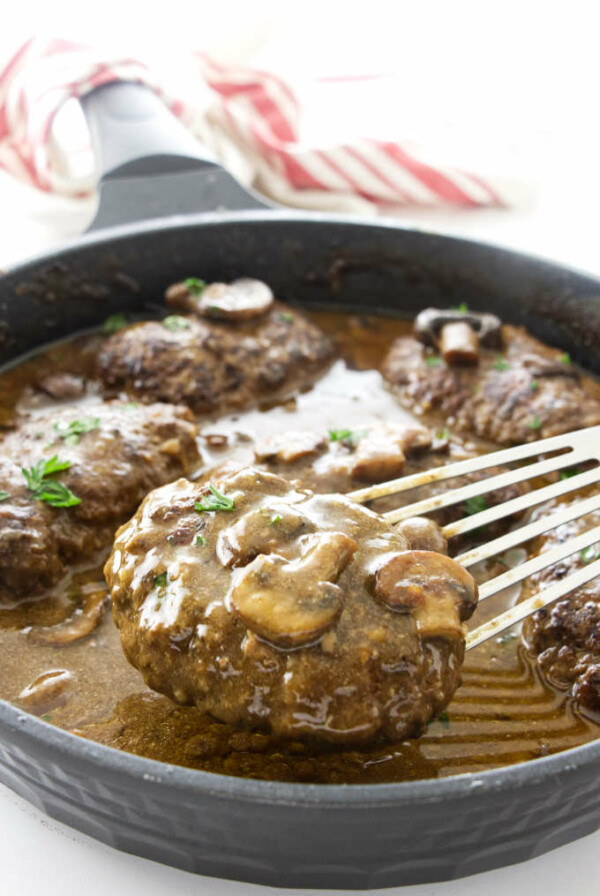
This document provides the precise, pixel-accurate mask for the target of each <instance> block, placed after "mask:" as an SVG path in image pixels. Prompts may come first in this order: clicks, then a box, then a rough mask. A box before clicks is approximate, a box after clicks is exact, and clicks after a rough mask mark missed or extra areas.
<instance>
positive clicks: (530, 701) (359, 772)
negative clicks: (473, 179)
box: [0, 312, 600, 784]
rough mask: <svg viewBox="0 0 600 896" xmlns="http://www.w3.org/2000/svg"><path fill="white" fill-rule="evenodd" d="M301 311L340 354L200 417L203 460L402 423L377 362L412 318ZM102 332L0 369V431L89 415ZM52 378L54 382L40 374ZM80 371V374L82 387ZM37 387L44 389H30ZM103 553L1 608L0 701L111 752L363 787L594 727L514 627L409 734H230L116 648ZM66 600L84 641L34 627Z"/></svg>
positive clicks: (537, 746)
mask: <svg viewBox="0 0 600 896" xmlns="http://www.w3.org/2000/svg"><path fill="white" fill-rule="evenodd" d="M310 317H311V318H312V319H313V320H314V321H315V322H316V323H318V325H319V326H320V327H321V328H322V329H324V330H325V331H326V332H328V333H330V334H332V335H335V338H336V340H337V343H338V345H339V346H340V347H341V351H342V355H343V359H344V360H341V361H338V362H336V363H335V364H334V365H333V367H332V368H331V369H330V370H329V372H328V373H327V374H326V375H325V376H324V377H323V378H322V379H321V380H320V381H319V382H318V383H317V384H316V386H315V387H314V388H312V389H311V390H309V391H306V392H303V393H301V394H297V395H295V396H293V397H292V398H290V399H289V400H288V401H286V402H284V403H283V404H281V403H280V404H277V405H275V406H273V407H263V408H261V409H258V410H251V411H248V412H244V413H239V414H230V415H228V416H226V417H221V418H214V417H213V418H209V417H202V418H199V420H200V423H201V428H202V431H203V434H204V438H202V440H201V444H200V448H201V451H202V454H203V457H204V460H205V465H206V466H207V467H208V466H211V465H214V464H222V463H225V462H227V461H235V462H241V463H248V462H251V461H252V460H253V448H254V444H255V442H257V441H259V440H262V439H264V438H265V437H266V436H269V435H272V434H275V433H277V432H281V431H285V430H292V429H293V430H303V429H307V430H311V431H317V432H323V433H327V432H328V431H343V430H359V429H360V428H361V426H364V425H365V424H366V423H368V422H373V421H374V420H377V421H385V422H388V423H389V422H395V421H398V422H400V421H406V420H407V418H408V419H411V417H410V414H408V412H407V411H405V410H403V409H402V408H401V407H400V405H399V404H398V402H397V400H396V399H395V398H394V397H393V396H392V395H391V393H390V392H389V391H388V389H387V388H386V387H385V384H384V382H383V379H382V378H381V376H380V374H379V373H378V372H377V367H378V365H379V364H380V363H381V360H382V358H383V357H384V356H385V354H386V352H387V350H388V348H389V346H390V345H391V343H392V341H393V340H394V339H395V338H396V337H397V336H400V335H403V334H406V333H408V332H410V329H411V326H412V325H411V324H409V323H407V322H403V321H399V320H390V319H382V318H357V317H354V316H350V315H345V314H337V313H329V312H327V313H322V312H320V313H314V314H312V315H310ZM101 341H102V340H101V338H100V337H98V336H85V337H78V338H76V339H74V340H73V341H72V342H71V343H70V344H68V345H66V344H62V345H57V346H54V347H52V348H50V349H48V350H46V351H45V352H42V353H40V354H39V355H37V356H35V357H33V358H30V359H28V360H25V361H24V362H22V363H21V364H19V365H17V366H13V367H12V368H11V369H10V370H7V371H6V372H5V373H4V374H2V375H1V376H0V426H3V425H5V426H9V425H10V424H11V420H12V415H13V412H15V411H16V412H18V411H19V410H27V411H28V412H30V413H35V411H36V410H39V409H45V408H47V407H52V406H56V404H57V403H60V402H66V403H67V404H69V406H75V407H78V408H81V416H82V417H86V418H87V417H90V415H92V416H93V406H94V404H95V403H97V402H98V401H99V400H100V399H99V397H98V388H97V386H96V385H95V384H94V382H93V380H90V379H89V377H90V373H91V370H92V369H93V363H94V358H95V355H96V352H97V350H98V347H99V345H100V344H101ZM61 372H62V373H64V374H65V376H67V375H68V376H70V377H72V380H71V381H69V382H67V385H66V391H67V392H68V391H69V390H70V391H71V393H72V394H71V395H70V396H69V397H67V398H64V399H60V398H57V397H55V396H54V397H53V395H52V391H53V388H54V387H56V388H57V389H58V391H62V392H64V391H65V388H64V387H65V383H64V382H63V383H62V384H61V383H59V382H58V381H57V380H56V376H57V374H58V373H61ZM50 374H52V376H53V377H54V379H53V380H52V381H51V382H50V383H48V382H47V380H48V377H50ZM78 377H83V378H86V382H87V385H86V388H85V389H84V390H83V391H82V392H81V394H78V385H77V378H78ZM44 382H46V391H45V392H44V391H40V389H39V388H38V387H39V384H40V383H44ZM57 383H58V385H57ZM34 387H36V388H34ZM54 391H56V389H54ZM421 422H426V423H427V425H429V426H431V427H432V428H433V429H435V427H436V425H437V424H438V423H439V425H440V427H442V428H443V429H444V431H445V429H446V423H445V421H442V420H439V421H436V420H435V418H434V417H431V418H430V419H428V420H427V421H423V420H422V419H421ZM463 444H464V443H463ZM465 447H468V448H470V449H472V448H473V447H475V448H476V449H477V450H481V451H484V450H490V448H492V447H495V446H491V445H489V444H485V443H484V442H479V443H474V442H473V440H470V441H469V444H468V446H465ZM103 560H104V556H101V557H98V558H97V559H96V561H95V562H93V563H88V564H87V565H86V566H83V567H80V568H78V569H75V570H72V571H71V573H70V574H69V576H68V577H67V580H66V581H64V582H62V583H61V586H60V588H57V589H55V593H54V594H53V595H52V596H50V597H47V598H44V599H43V600H36V601H31V602H29V603H28V604H27V603H26V604H22V605H20V606H17V607H13V608H7V609H2V610H0V651H1V653H2V657H3V663H2V666H3V668H2V675H1V678H0V697H2V698H3V699H6V700H9V701H11V702H13V703H15V704H16V705H17V706H20V707H21V708H23V709H27V710H29V711H31V712H35V713H36V714H38V715H41V717H42V718H44V719H45V720H47V721H48V722H51V723H52V724H55V725H58V726H60V727H62V728H65V729H68V730H71V731H75V732H76V733H78V734H80V735H81V736H83V737H87V738H91V739H93V740H96V741H98V742H100V743H104V744H108V745H110V746H113V747H116V748H117V749H121V750H126V751H130V752H133V753H137V754H139V755H142V756H147V757H149V758H153V759H159V760H163V761H168V762H171V763H176V764H181V765H184V766H188V767H191V768H198V769H204V770H207V771H214V772H220V773H224V774H231V775H241V776H247V777H255V778H264V779H272V780H285V781H303V782H321V783H340V782H348V783H356V784H360V783H364V784H366V783H374V782H391V781H401V780H407V779H415V778H432V777H437V776H444V775H453V774H458V773H462V772H469V771H476V770H477V771H478V770H483V769H491V768H497V767H499V766H503V765H509V764H512V763H516V762H522V761H525V760H531V759H535V758H537V757H539V756H544V755H548V754H550V753H555V752H559V751H561V750H564V749H567V748H569V747H573V746H576V745H579V744H582V743H585V742H586V741H589V740H592V739H594V738H595V737H597V736H598V734H599V731H600V729H599V726H597V725H596V724H595V723H594V722H593V721H591V720H590V719H587V718H585V717H583V716H581V715H579V714H578V713H577V712H576V710H575V708H574V707H573V705H572V701H571V700H569V699H568V698H567V697H566V696H565V695H564V693H561V692H559V691H554V690H553V689H551V688H550V686H549V685H548V684H547V683H546V682H545V681H544V680H543V679H542V678H541V676H540V674H539V672H538V669H537V666H536V664H535V663H534V662H533V660H532V659H530V658H529V657H528V655H527V652H526V650H525V648H524V647H523V646H522V644H521V641H520V638H519V637H518V635H516V634H515V633H514V632H509V633H508V634H505V635H504V636H501V637H499V638H497V639H495V640H493V641H491V642H488V643H487V644H486V645H483V646H481V647H479V648H477V649H476V650H475V651H473V653H472V654H469V655H468V656H467V660H466V662H465V665H464V666H463V672H462V680H463V684H462V686H461V687H460V688H459V689H458V691H457V693H456V695H455V697H454V699H453V701H452V702H451V704H450V705H449V707H448V709H447V712H445V713H443V714H442V716H441V717H440V718H439V719H437V720H436V721H434V722H432V723H431V724H430V725H429V728H428V730H427V732H426V733H425V734H424V735H423V736H421V737H420V738H418V739H416V740H413V741H405V742H403V743H398V744H392V745H387V746H385V747H378V748H370V749H345V750H342V749H340V748H339V747H338V748H336V747H328V748H319V749H316V748H314V747H310V746H307V745H306V744H303V743H300V742H297V743H296V742H291V743H290V742H288V743H285V744H284V743H278V742H277V741H276V740H275V739H274V738H272V737H270V736H269V735H267V734H263V733H252V732H247V731H239V730H234V729H232V728H229V727H228V726H227V725H224V724H221V723H218V722H215V721H214V720H212V719H211V718H209V717H208V716H206V715H203V714H202V713H201V712H200V711H199V710H197V709H195V708H193V707H181V706H177V705H175V704H173V703H171V702H170V701H169V700H168V699H167V698H165V697H162V696H160V695H158V694H155V693H153V692H151V691H150V690H148V689H147V688H146V687H145V686H144V684H143V682H142V679H141V676H140V674H139V673H138V672H137V671H136V670H135V669H134V668H132V667H131V666H130V665H129V664H128V663H127V661H126V660H125V658H124V656H123V653H122V650H121V646H120V641H119V636H118V632H117V630H116V628H115V626H114V624H113V622H112V619H111V616H110V613H108V612H104V614H103V615H101V616H100V615H99V614H100V610H99V606H100V604H99V600H98V598H97V597H94V596H95V595H97V593H98V591H99V589H101V588H102V583H103V576H102V563H103ZM485 575H486V571H485V570H482V577H485ZM517 598H518V594H516V593H510V594H505V595H500V596H498V598H496V599H494V600H493V601H490V602H489V604H490V605H488V604H485V605H484V606H482V607H481V608H480V609H479V610H478V611H477V613H476V614H475V619H476V622H475V623H472V624H478V623H480V622H481V621H483V619H484V618H485V616H487V615H495V614H496V613H498V612H500V611H501V610H502V609H504V608H505V607H506V606H508V605H509V604H510V603H512V602H514V601H515V600H516V599H517ZM76 607H79V609H78V610H77V613H79V614H80V615H81V612H82V607H83V609H84V611H85V612H89V613H96V614H98V615H99V618H100V622H99V623H98V624H97V626H96V627H95V628H94V627H93V626H92V632H91V634H89V635H88V636H87V637H85V638H83V639H75V640H72V641H70V640H69V639H68V633H67V635H65V636H64V638H63V640H62V641H60V639H59V642H55V643H52V639H48V637H46V636H44V634H43V631H44V630H45V629H47V627H49V626H53V625H56V624H57V623H60V622H63V621H64V620H68V619H69V618H70V617H73V612H74V610H75V608H76ZM86 608H87V610H86ZM73 618H75V617H73ZM63 635H64V632H63Z"/></svg>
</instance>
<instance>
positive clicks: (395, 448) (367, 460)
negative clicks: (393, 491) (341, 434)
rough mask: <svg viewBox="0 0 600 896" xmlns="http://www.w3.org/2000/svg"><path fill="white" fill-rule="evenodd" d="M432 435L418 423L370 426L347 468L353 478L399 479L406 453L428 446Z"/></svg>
mask: <svg viewBox="0 0 600 896" xmlns="http://www.w3.org/2000/svg"><path fill="white" fill-rule="evenodd" d="M430 444H431V434H430V432H429V430H427V429H425V427H424V426H419V425H418V424H414V425H413V424H409V425H407V426H402V425H401V424H388V423H380V424H377V425H374V426H370V427H369V429H368V430H367V431H366V433H365V435H364V436H362V437H361V438H360V439H359V440H358V441H357V442H356V448H355V450H354V454H353V455H352V458H351V459H350V460H349V463H348V467H349V473H350V476H351V477H352V478H353V479H360V480H362V481H365V482H382V481H383V480H384V479H393V478H394V477H396V476H400V474H401V473H402V470H403V469H404V465H405V463H406V456H405V454H404V452H405V451H413V450H415V449H416V448H423V447H427V446H428V445H430Z"/></svg>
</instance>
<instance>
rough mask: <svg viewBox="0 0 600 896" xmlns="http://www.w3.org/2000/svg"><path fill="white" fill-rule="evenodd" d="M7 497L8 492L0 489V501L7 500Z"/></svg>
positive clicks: (8, 496)
mask: <svg viewBox="0 0 600 896" xmlns="http://www.w3.org/2000/svg"><path fill="white" fill-rule="evenodd" d="M9 498H10V495H9V494H8V492H3V491H0V501H8V499H9Z"/></svg>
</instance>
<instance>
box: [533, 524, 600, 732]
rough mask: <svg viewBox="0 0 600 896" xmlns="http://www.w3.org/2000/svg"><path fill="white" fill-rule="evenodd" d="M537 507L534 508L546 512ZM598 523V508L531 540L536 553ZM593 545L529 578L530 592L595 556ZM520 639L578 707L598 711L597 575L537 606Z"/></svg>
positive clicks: (599, 610)
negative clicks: (555, 599) (585, 583)
mask: <svg viewBox="0 0 600 896" xmlns="http://www.w3.org/2000/svg"><path fill="white" fill-rule="evenodd" d="M547 512H548V509H547V508H543V509H542V510H541V511H539V513H544V514H547ZM598 525H600V513H595V514H589V515H588V516H586V517H583V518H580V519H578V520H574V521H573V522H571V523H568V524H566V525H564V526H560V527H558V528H557V529H554V530H552V531H551V532H548V533H546V534H545V535H542V536H540V538H539V539H537V540H536V544H535V547H536V548H537V552H538V553H541V552H542V551H548V550H551V549H552V548H553V547H556V546H557V545H558V544H561V543H563V542H565V541H567V540H569V539H571V538H574V537H575V536H576V535H579V534H580V533H581V532H584V531H586V530H587V529H591V528H593V527H594V526H598ZM599 550H600V546H599V545H593V546H592V547H590V548H586V549H585V550H584V551H581V552H580V553H579V554H574V555H572V556H571V557H567V558H566V559H565V560H563V561H562V562H561V563H558V564H556V565H555V566H552V567H550V568H549V569H545V570H543V571H542V572H540V573H538V574H537V575H536V576H533V577H532V581H531V586H530V589H531V591H530V592H528V594H527V595H526V596H530V593H537V592H539V591H543V590H544V588H545V587H548V586H549V585H550V584H552V582H555V581H557V580H560V579H563V578H564V577H565V576H566V575H568V574H569V573H571V572H573V571H574V570H575V569H578V568H579V567H581V566H582V565H584V564H585V563H589V562H591V561H592V560H595V559H596V557H597V556H598V552H599ZM523 638H524V641H525V643H526V645H527V646H528V648H529V649H530V650H531V651H532V652H533V653H534V654H535V655H536V656H537V661H538V663H539V665H540V668H541V670H542V672H543V673H544V675H545V676H546V678H547V679H548V681H549V682H550V684H552V685H553V686H554V687H556V688H558V689H559V690H566V691H569V692H570V693H571V694H572V695H573V697H575V699H576V700H577V702H578V704H579V706H580V707H581V708H582V709H584V710H586V711H588V712H590V713H593V714H594V715H595V716H596V718H598V717H599V716H600V579H598V578H596V579H593V580H592V581H591V582H588V584H587V585H584V586H583V587H582V588H578V589H577V591H575V592H574V593H573V594H570V595H568V596H567V597H565V598H563V599H562V600H559V601H557V602H556V603H554V604H551V605H550V606H549V607H543V608H542V609H540V610H538V611H537V612H536V613H535V614H534V615H533V616H531V617H530V618H529V619H527V620H526V621H525V623H524V625H523Z"/></svg>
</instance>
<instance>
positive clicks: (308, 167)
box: [0, 38, 519, 211]
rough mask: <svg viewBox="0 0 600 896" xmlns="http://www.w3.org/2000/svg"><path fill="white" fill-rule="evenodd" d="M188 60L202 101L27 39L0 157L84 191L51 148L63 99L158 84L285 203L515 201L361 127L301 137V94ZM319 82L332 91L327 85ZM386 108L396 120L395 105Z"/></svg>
mask: <svg viewBox="0 0 600 896" xmlns="http://www.w3.org/2000/svg"><path fill="white" fill-rule="evenodd" d="M193 64H194V71H195V72H196V73H197V77H198V80H199V82H200V81H202V83H203V85H204V87H205V94H206V95H207V96H208V97H209V102H208V103H207V104H206V105H205V106H204V107H203V108H198V107H197V106H195V105H194V104H193V103H190V100H189V97H183V96H177V95H173V93H172V92H171V91H169V89H168V88H167V87H165V85H164V84H163V83H161V82H160V78H159V77H158V76H157V75H156V74H155V73H154V72H153V71H152V70H151V68H150V67H149V66H148V65H146V64H144V63H143V62H141V61H139V60H136V59H133V58H127V57H124V56H117V55H114V54H113V55H111V54H110V53H107V52H105V51H103V50H102V49H101V48H95V47H90V46H84V45H80V44H76V43H73V42H70V41H66V40H62V39H42V38H32V39H30V40H29V41H28V42H27V43H26V44H24V45H23V46H22V47H21V48H20V49H19V50H18V51H17V52H16V53H15V55H14V56H13V58H12V59H11V60H10V62H9V63H8V65H7V66H6V68H5V69H4V71H3V72H2V73H1V74H0V166H1V167H3V168H4V169H5V170H6V171H7V172H9V173H10V174H11V175H13V176H14V177H16V178H18V179H20V180H21V181H23V182H25V183H27V184H29V185H30V186H34V187H37V188H38V189H40V190H44V191H47V192H50V193H57V194H62V195H66V196H83V195H87V194H88V193H89V192H90V191H91V190H92V189H93V186H94V185H93V181H92V180H91V179H90V177H89V176H88V177H87V178H86V177H82V176H77V175H76V174H74V173H73V170H72V168H73V166H69V165H68V164H67V165H65V160H64V158H63V157H62V156H61V154H60V153H58V152H57V151H56V147H55V140H54V138H53V129H52V125H53V121H54V119H55V116H56V113H57V112H58V110H59V109H60V108H61V107H62V106H63V105H64V104H65V103H66V101H67V100H69V99H71V98H73V97H75V98H76V97H80V96H82V95H84V94H85V93H86V92H88V91H90V90H91V89H93V88H94V87H97V86H99V85H102V84H106V83H109V82H111V81H113V80H117V79H121V80H129V81H138V82H141V83H144V84H147V85H148V86H149V87H151V88H152V89H153V90H155V91H157V92H158V94H159V95H160V96H162V97H163V99H164V101H165V103H167V105H168V106H169V108H170V109H171V110H172V112H173V113H174V114H175V115H176V116H178V117H179V118H180V119H181V120H182V121H183V122H184V123H185V124H186V125H187V126H188V127H189V128H190V129H191V130H192V131H193V132H194V133H195V134H196V135H197V136H198V137H199V138H201V139H202V140H203V141H204V142H205V143H208V145H209V147H210V148H211V149H212V151H213V152H215V153H216V155H217V156H218V157H220V158H221V159H223V160H224V161H225V163H228V162H230V161H231V153H232V151H233V152H234V153H235V154H237V157H238V161H239V160H241V168H242V170H243V171H244V179H245V180H246V181H251V182H253V183H254V185H255V186H257V187H258V189H260V190H262V191H263V192H265V193H266V194H268V195H270V196H271V197H273V198H275V199H277V200H279V201H280V202H283V203H287V204H290V205H296V206H301V207H315V208H337V209H341V210H354V211H356V210H360V209H363V208H365V207H369V206H373V207H374V208H375V209H376V210H385V209H386V208H389V207H436V206H437V207H449V206H454V207H462V208H465V209H468V208H477V207H482V206H496V207H498V206H507V205H512V204H515V202H516V201H518V199H517V200H516V199H515V197H518V192H519V191H518V189H517V190H515V184H514V182H510V181H506V179H502V178H494V177H493V176H490V175H489V174H486V175H485V176H484V175H483V174H482V173H481V172H477V171H465V170H460V169H458V168H456V167H454V166H453V165H451V164H449V165H443V166H442V165H440V164H439V163H438V162H437V161H435V162H432V161H431V156H430V154H428V153H425V152H419V150H418V149H415V143H414V141H410V142H409V141H408V140H405V141H401V140H399V139H387V140H383V139H380V138H379V139H377V138H376V137H374V136H372V135H371V136H369V134H368V133H367V134H364V135H361V136H359V137H356V138H354V137H353V138H352V139H350V140H347V141H346V140H341V141H338V142H335V141H331V140H327V139H326V138H325V137H324V138H323V140H322V141H321V143H319V142H318V141H317V140H316V139H311V140H307V139H305V138H304V137H303V134H302V123H303V106H302V103H301V102H300V101H299V98H298V92H297V91H296V92H295V91H294V90H292V89H291V87H290V86H288V85H287V84H286V83H284V81H283V80H282V79H281V78H279V77H277V76H276V75H275V74H272V73H269V72H263V71H256V70H251V69H247V68H236V67H232V66H222V65H219V64H218V63H217V62H215V61H214V60H212V59H209V58H208V57H207V55H206V54H204V53H202V52H198V53H196V54H195V55H194V59H193ZM340 80H341V81H346V82H347V83H346V84H345V87H346V95H347V93H348V90H351V89H352V82H353V81H360V78H358V79H357V78H347V79H343V78H342V79H340ZM315 89H318V85H317V87H316V88H315ZM323 89H328V90H329V91H330V89H331V85H329V87H327V85H323ZM313 95H314V91H313ZM329 95H331V94H330V93H329ZM304 112H305V113H306V109H305V110H304ZM394 114H395V115H396V117H398V119H399V126H401V114H400V113H399V112H398V110H397V108H396V109H394ZM359 126H360V125H359ZM317 137H318V135H317ZM86 149H87V151H88V152H89V148H86V147H85V146H84V147H82V151H85V150H86ZM244 166H245V167H244ZM239 167H240V166H239V165H238V168H239ZM235 168H236V166H235V165H234V169H235ZM235 173H239V170H238V171H235Z"/></svg>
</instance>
